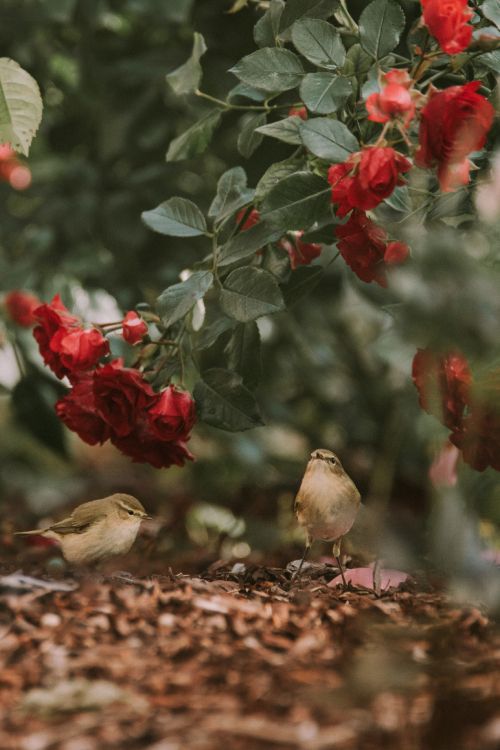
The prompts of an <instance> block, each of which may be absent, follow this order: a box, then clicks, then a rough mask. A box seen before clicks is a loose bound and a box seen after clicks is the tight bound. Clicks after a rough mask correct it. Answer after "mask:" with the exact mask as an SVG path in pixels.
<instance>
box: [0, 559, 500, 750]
mask: <svg viewBox="0 0 500 750" xmlns="http://www.w3.org/2000/svg"><path fill="white" fill-rule="evenodd" d="M230 571H231V566H222V565H219V566H217V565H215V566H212V568H211V569H210V570H209V572H208V573H207V574H206V575H205V576H203V577H198V576H189V575H183V574H173V573H171V574H168V575H165V576H151V577H144V578H133V577H127V576H126V575H125V574H123V576H122V577H121V578H120V577H118V578H116V577H113V578H109V577H105V578H103V579H99V578H98V577H95V576H94V577H87V578H85V577H83V578H80V579H78V580H75V579H73V578H72V577H71V576H70V575H65V576H64V577H63V578H62V579H60V580H59V581H56V582H55V583H54V585H55V588H56V590H51V589H50V588H45V587H41V586H38V585H32V584H30V583H29V582H23V580H22V579H19V580H18V581H17V583H16V580H17V579H15V578H14V579H12V578H10V579H9V578H7V581H6V580H5V578H2V577H1V575H0V748H1V749H2V750H55V749H57V750H108V748H119V749H120V750H138V749H139V748H140V749H141V750H184V749H185V748H194V749H195V750H198V749H199V750H212V749H215V748H217V749H218V748H227V750H240V749H243V748H244V749H245V750H253V748H255V749H256V750H257V749H260V748H276V749H277V750H282V749H286V748H290V749H295V748H304V749H305V748H307V749H308V750H326V749H327V748H339V749H340V750H343V749H344V748H345V749H346V750H349V749H350V748H356V749H358V748H359V749H360V750H379V749H381V748H384V749H385V750H392V749H393V748H394V749H396V748H397V750H417V749H420V748H422V750H424V749H425V750H429V749H430V750H433V749H434V748H436V749H437V750H459V749H460V750H462V749H464V750H479V749H480V750H493V749H494V748H499V747H500V669H499V667H500V634H499V630H498V629H497V628H496V627H495V626H494V624H493V623H492V622H490V620H489V619H488V617H487V616H486V614H485V613H483V612H481V611H479V610H477V609H470V608H469V609H467V608H460V607H458V606H454V605H453V604H452V603H450V602H449V601H448V600H447V598H446V596H445V595H444V594H443V593H440V592H438V591H436V590H427V591H422V590H417V587H416V584H413V586H412V585H411V584H408V585H406V588H403V589H398V590H397V591H389V592H384V593H382V595H381V596H378V597H377V596H375V594H374V593H373V592H369V591H366V590H346V591H343V590H341V589H338V588H331V587H328V585H327V581H328V580H330V579H331V578H332V577H333V569H332V570H330V571H328V569H325V568H324V567H322V568H321V569H320V568H315V569H313V573H310V571H308V573H307V575H304V577H303V578H302V580H301V581H300V582H299V583H298V584H297V585H296V586H294V587H292V588H290V581H289V578H290V576H289V573H288V572H286V571H284V570H283V569H279V568H274V569H273V568H262V567H254V568H252V567H250V568H248V569H247V570H246V571H245V572H243V573H242V574H240V575H236V574H233V573H231V572H230ZM3 572H4V573H5V572H7V571H5V570H4V571H3ZM8 572H10V573H11V572H12V571H8ZM25 572H26V571H25ZM46 580H47V577H46ZM2 581H3V585H2ZM23 586H25V588H23ZM65 586H67V587H68V588H69V589H70V590H57V589H58V588H64V587H65ZM73 587H74V588H73ZM419 588H420V589H421V588H422V587H419Z"/></svg>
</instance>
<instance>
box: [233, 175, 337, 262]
mask: <svg viewBox="0 0 500 750" xmlns="http://www.w3.org/2000/svg"><path fill="white" fill-rule="evenodd" d="M330 213H331V204H330V188H329V187H328V185H327V184H326V182H325V181H324V180H323V179H322V178H321V177H318V176H317V175H314V174H311V173H310V172H297V173H295V174H292V175H290V176H289V177H287V178H285V179H282V180H281V181H280V182H279V183H278V184H276V185H275V187H274V188H272V189H271V190H270V191H269V193H268V194H267V195H266V196H265V197H264V200H263V202H262V206H261V220H260V222H259V223H258V224H256V225H255V226H253V227H251V229H248V230H247V231H245V232H239V234H237V235H236V236H235V237H233V238H232V239H231V240H229V241H228V242H227V243H226V244H225V245H224V246H223V247H222V250H221V253H220V259H219V264H220V265H221V266H225V265H230V264H231V263H234V262H236V261H237V260H241V259H243V258H247V257H248V256H249V255H252V254H253V253H255V251H256V250H259V249H260V248H261V247H264V245H266V244H267V243H269V242H274V241H276V240H278V239H279V238H280V237H282V236H283V235H284V234H285V232H287V231H288V230H293V229H304V230H306V229H308V228H309V227H311V226H312V225H313V224H314V223H315V222H317V221H320V220H323V219H324V217H325V216H327V215H329V214H330Z"/></svg>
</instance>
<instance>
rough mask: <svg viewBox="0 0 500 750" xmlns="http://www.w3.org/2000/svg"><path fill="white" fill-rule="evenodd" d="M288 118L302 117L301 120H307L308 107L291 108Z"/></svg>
mask: <svg viewBox="0 0 500 750" xmlns="http://www.w3.org/2000/svg"><path fill="white" fill-rule="evenodd" d="M288 117H300V119H301V120H307V108H306V107H290V109H289V110H288Z"/></svg>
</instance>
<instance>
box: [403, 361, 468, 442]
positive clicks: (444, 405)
mask: <svg viewBox="0 0 500 750" xmlns="http://www.w3.org/2000/svg"><path fill="white" fill-rule="evenodd" d="M412 377H413V382H414V383H415V386H416V388H417V391H418V395H419V403H420V406H421V407H422V409H424V411H426V412H428V413H429V414H432V415H433V416H435V417H437V418H438V419H439V420H440V422H442V424H444V425H445V426H446V427H448V428H449V429H450V430H455V429H460V428H461V426H462V424H463V415H464V410H465V407H466V406H467V405H468V403H469V401H470V388H471V384H472V375H471V372H470V369H469V364H468V362H467V360H466V359H465V357H464V356H463V355H462V354H460V353H459V352H452V353H449V354H447V355H445V356H443V355H440V354H436V353H435V352H433V351H431V350H430V349H418V350H417V353H416V354H415V356H414V358H413V366H412Z"/></svg>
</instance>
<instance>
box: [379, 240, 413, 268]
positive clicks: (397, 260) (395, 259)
mask: <svg viewBox="0 0 500 750" xmlns="http://www.w3.org/2000/svg"><path fill="white" fill-rule="evenodd" d="M409 254H410V248H409V247H408V245H407V244H406V242H389V244H388V245H387V247H386V248H385V252H384V263H385V264H386V265H388V266H399V265H400V264H401V263H404V262H405V260H406V259H407V258H408V255H409Z"/></svg>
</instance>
